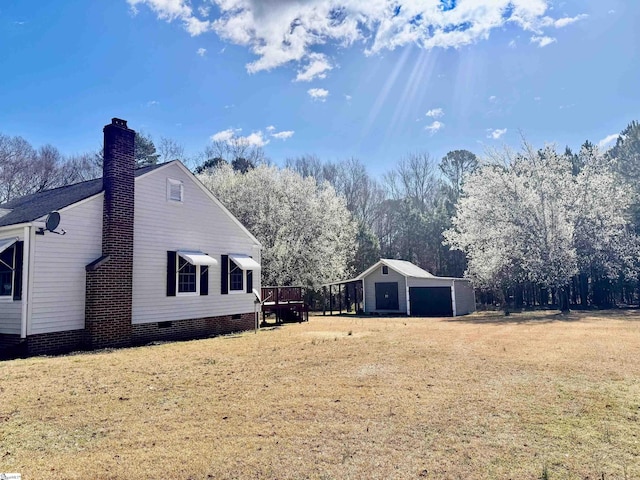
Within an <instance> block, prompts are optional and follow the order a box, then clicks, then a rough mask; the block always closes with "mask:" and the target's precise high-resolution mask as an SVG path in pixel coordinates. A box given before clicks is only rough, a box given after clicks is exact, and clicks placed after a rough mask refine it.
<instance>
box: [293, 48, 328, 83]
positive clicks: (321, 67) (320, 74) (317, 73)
mask: <svg viewBox="0 0 640 480" xmlns="http://www.w3.org/2000/svg"><path fill="white" fill-rule="evenodd" d="M332 69H333V67H332V66H331V64H330V63H329V61H328V60H327V57H326V56H324V55H322V54H321V53H312V54H310V55H309V62H308V63H307V65H305V66H304V67H303V68H302V69H300V70H298V76H297V77H296V82H310V81H311V80H314V79H316V78H326V76H327V74H326V73H325V72H327V71H329V70H332Z"/></svg>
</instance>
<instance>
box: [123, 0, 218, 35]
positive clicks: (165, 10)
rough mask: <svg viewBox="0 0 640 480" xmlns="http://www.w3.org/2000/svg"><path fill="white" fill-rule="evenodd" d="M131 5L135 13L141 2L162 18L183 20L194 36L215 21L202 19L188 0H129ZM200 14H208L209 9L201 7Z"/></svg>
mask: <svg viewBox="0 0 640 480" xmlns="http://www.w3.org/2000/svg"><path fill="white" fill-rule="evenodd" d="M127 2H128V3H129V5H131V10H133V12H134V13H137V12H138V9H137V7H138V5H139V4H146V5H147V6H148V7H149V8H150V9H151V10H153V11H154V12H155V13H156V15H157V17H158V18H159V19H160V20H165V21H167V22H172V21H174V20H180V21H182V25H183V27H184V29H185V30H186V31H187V32H189V34H190V35H191V36H192V37H195V36H197V35H201V34H203V33H205V32H207V31H209V30H212V29H213V23H212V22H210V21H209V20H201V19H199V18H198V17H196V16H195V15H194V13H193V9H192V8H191V6H190V5H189V1H188V0H127ZM199 13H200V15H203V14H205V15H208V14H209V11H208V10H207V9H204V10H202V9H200V11H199Z"/></svg>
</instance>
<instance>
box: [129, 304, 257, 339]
mask: <svg viewBox="0 0 640 480" xmlns="http://www.w3.org/2000/svg"><path fill="white" fill-rule="evenodd" d="M233 317H234V316H232V315H225V316H222V317H206V318H194V319H190V320H177V321H173V322H153V323H143V324H139V325H132V341H133V343H135V344H137V345H141V344H144V343H149V342H152V341H154V340H190V339H193V338H204V337H209V336H213V335H224V334H227V333H234V332H243V331H245V330H252V329H253V328H254V327H255V315H254V314H253V312H251V313H243V314H241V315H239V317H240V318H237V319H234V318H233Z"/></svg>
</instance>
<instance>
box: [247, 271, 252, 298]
mask: <svg viewBox="0 0 640 480" xmlns="http://www.w3.org/2000/svg"><path fill="white" fill-rule="evenodd" d="M252 291H253V270H247V293H251V292H252Z"/></svg>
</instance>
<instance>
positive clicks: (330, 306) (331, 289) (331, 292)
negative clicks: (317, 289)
mask: <svg viewBox="0 0 640 480" xmlns="http://www.w3.org/2000/svg"><path fill="white" fill-rule="evenodd" d="M332 287H333V285H329V315H333V288H332Z"/></svg>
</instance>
